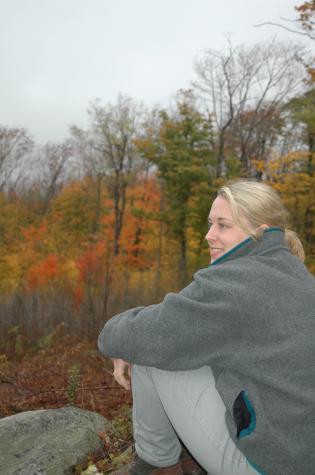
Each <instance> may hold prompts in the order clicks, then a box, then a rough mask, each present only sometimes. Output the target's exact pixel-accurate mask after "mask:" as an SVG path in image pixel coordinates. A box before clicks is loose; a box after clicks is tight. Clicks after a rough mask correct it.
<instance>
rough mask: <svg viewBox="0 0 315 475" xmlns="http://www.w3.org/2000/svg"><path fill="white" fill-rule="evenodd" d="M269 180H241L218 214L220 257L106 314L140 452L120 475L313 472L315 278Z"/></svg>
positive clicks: (229, 188)
mask: <svg viewBox="0 0 315 475" xmlns="http://www.w3.org/2000/svg"><path fill="white" fill-rule="evenodd" d="M287 220H288V215H287V212H286V210H285V208H284V206H283V204H282V202H281V199H280V197H279V196H278V194H277V193H276V192H275V191H274V190H273V189H272V188H271V187H269V186H267V185H266V184H263V183H258V182H254V181H249V180H238V181H235V182H232V183H229V184H227V185H226V186H223V187H222V188H221V189H219V191H218V195H217V197H216V198H215V200H214V202H213V204H212V207H211V210H210V214H209V231H208V233H207V235H206V240H207V242H208V244H209V249H210V256H211V264H210V266H209V267H207V268H204V269H202V270H200V271H199V272H197V273H196V274H195V275H194V279H193V282H192V283H191V284H190V285H188V286H187V287H186V288H184V289H183V290H182V291H181V292H179V293H177V294H175V293H170V294H167V295H166V297H165V298H164V300H163V302H161V303H160V304H158V305H152V306H149V307H146V308H145V307H138V308H135V309H131V310H128V311H126V312H124V313H122V314H120V315H118V316H116V317H114V318H112V319H111V320H110V321H108V322H107V323H106V325H105V327H104V329H103V331H102V333H101V334H100V336H99V348H100V351H101V352H102V353H103V354H104V355H105V356H108V357H111V358H113V361H114V377H115V379H116V380H117V381H118V382H119V383H120V384H122V385H123V386H124V387H125V388H126V389H128V388H129V387H130V381H129V379H128V376H126V373H125V370H126V369H129V370H130V369H131V383H132V384H131V386H132V392H133V403H134V405H133V425H134V438H135V446H136V452H137V457H136V461H135V462H134V463H133V464H132V465H130V466H126V467H125V468H124V469H123V470H121V471H120V472H119V474H129V473H130V474H135V475H149V474H155V475H162V474H170V475H181V474H183V473H196V470H197V468H196V467H197V465H196V466H195V467H194V466H193V465H191V466H190V469H187V466H186V467H185V464H184V463H181V459H180V453H181V450H182V447H181V442H182V443H183V444H184V445H185V446H186V447H187V449H188V451H189V452H190V453H191V455H192V456H193V458H194V459H195V460H196V461H197V462H198V464H200V465H201V467H203V469H204V470H205V471H207V472H208V473H209V474H211V475H255V474H257V473H258V474H259V473H260V474H266V475H291V474H292V475H293V474H294V475H297V474H298V475H312V474H314V473H315V468H314V467H315V450H314V447H315V364H314V361H315V279H314V277H313V276H312V275H311V274H310V273H309V272H308V270H307V269H306V267H305V265H304V263H303V260H304V251H303V247H302V244H301V242H300V240H299V239H298V237H297V235H296V234H295V233H294V232H293V231H290V230H289V229H288V222H287Z"/></svg>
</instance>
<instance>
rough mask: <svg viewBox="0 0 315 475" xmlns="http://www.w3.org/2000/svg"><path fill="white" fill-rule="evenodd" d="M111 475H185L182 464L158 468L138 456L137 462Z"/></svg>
mask: <svg viewBox="0 0 315 475" xmlns="http://www.w3.org/2000/svg"><path fill="white" fill-rule="evenodd" d="M111 475H184V473H183V470H182V467H181V464H180V462H178V463H176V464H175V465H170V466H169V467H156V466H155V465H151V464H149V463H147V462H145V461H144V460H142V459H141V458H140V457H138V456H137V455H136V457H135V460H134V461H133V462H131V463H129V464H127V465H125V466H124V467H122V468H121V469H120V470H115V471H114V472H111Z"/></svg>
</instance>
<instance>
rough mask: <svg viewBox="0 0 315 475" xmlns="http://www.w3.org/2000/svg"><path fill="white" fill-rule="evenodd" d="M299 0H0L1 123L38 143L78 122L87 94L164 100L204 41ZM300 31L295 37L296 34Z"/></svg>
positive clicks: (250, 26) (250, 34)
mask: <svg viewBox="0 0 315 475" xmlns="http://www.w3.org/2000/svg"><path fill="white" fill-rule="evenodd" d="M300 3H302V0H221V1H218V0H0V7H1V8H0V65H1V67H0V125H8V126H11V127H16V126H19V127H26V128H27V129H28V130H29V131H30V132H31V134H32V135H33V137H34V139H35V140H36V142H37V143H44V142H46V141H62V140H63V139H64V138H66V137H67V135H69V126H70V125H72V124H76V125H78V126H80V127H86V126H87V124H88V122H87V113H86V110H87V108H88V106H89V103H90V102H91V101H93V100H95V99H96V98H101V99H102V100H103V101H104V102H114V101H115V99H116V97H117V94H118V93H120V92H121V93H124V94H128V95H130V96H131V97H132V98H134V99H135V100H139V101H143V103H144V104H145V105H150V104H155V103H160V104H162V105H167V104H168V102H169V100H170V98H171V96H172V95H173V94H174V93H175V92H176V91H177V90H178V89H179V88H184V87H188V86H189V82H190V81H191V80H192V79H193V78H194V70H193V61H194V58H195V57H196V55H197V54H200V53H202V51H204V50H205V49H207V48H214V49H221V48H223V47H224V45H225V44H226V39H225V35H230V37H231V39H232V42H233V44H239V43H245V44H247V45H251V44H253V43H255V42H257V41H261V40H266V39H268V38H269V37H270V36H272V35H274V34H276V33H277V35H278V37H279V39H286V38H287V39H290V40H295V35H292V34H290V33H288V32H285V31H284V30H281V29H277V28H275V27H271V26H265V27H260V28H255V27H254V25H255V24H258V23H261V22H264V21H279V18H280V17H281V16H282V17H286V18H294V16H295V12H294V6H295V5H299V4H300ZM296 40H300V37H296Z"/></svg>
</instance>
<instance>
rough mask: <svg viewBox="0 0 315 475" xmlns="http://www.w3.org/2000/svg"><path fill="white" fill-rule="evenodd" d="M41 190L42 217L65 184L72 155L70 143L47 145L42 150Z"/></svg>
mask: <svg viewBox="0 0 315 475" xmlns="http://www.w3.org/2000/svg"><path fill="white" fill-rule="evenodd" d="M39 153H40V157H39V164H40V189H41V192H42V196H43V206H42V215H43V216H45V214H46V213H47V211H48V208H49V204H50V202H51V200H52V199H53V198H54V197H55V196H56V195H57V193H58V191H59V190H60V188H61V187H62V186H63V184H64V182H65V175H66V165H67V162H68V160H69V158H70V157H71V154H72V147H71V144H70V142H67V141H66V142H64V143H62V144H55V143H47V144H46V145H45V146H44V147H42V148H41V149H40V152H39Z"/></svg>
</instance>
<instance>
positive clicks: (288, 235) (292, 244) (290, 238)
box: [284, 228, 305, 262]
mask: <svg viewBox="0 0 315 475" xmlns="http://www.w3.org/2000/svg"><path fill="white" fill-rule="evenodd" d="M284 238H285V240H286V243H287V244H288V246H289V249H290V251H291V254H293V255H294V256H296V257H298V258H299V259H300V260H301V261H302V262H304V261H305V252H304V249H303V244H302V243H301V241H300V239H299V237H298V235H297V234H296V232H295V231H292V230H291V229H287V228H286V229H285V231H284Z"/></svg>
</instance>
